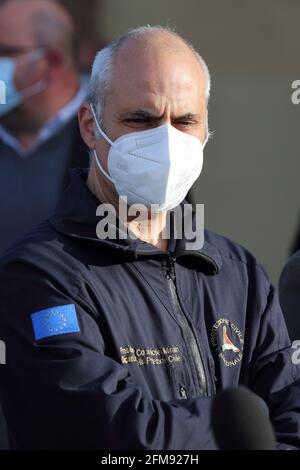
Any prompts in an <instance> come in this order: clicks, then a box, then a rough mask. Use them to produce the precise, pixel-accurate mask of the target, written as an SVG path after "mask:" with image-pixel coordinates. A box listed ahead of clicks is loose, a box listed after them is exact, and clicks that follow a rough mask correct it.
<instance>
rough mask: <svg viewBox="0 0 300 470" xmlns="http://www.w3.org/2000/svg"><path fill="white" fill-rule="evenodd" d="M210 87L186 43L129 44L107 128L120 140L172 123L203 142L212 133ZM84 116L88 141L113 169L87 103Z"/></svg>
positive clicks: (119, 65)
mask: <svg viewBox="0 0 300 470" xmlns="http://www.w3.org/2000/svg"><path fill="white" fill-rule="evenodd" d="M205 89H206V79H205V75H204V72H203V70H202V67H201V64H200V63H199V61H198V59H197V58H196V57H195V56H194V54H192V52H191V51H190V50H189V49H188V48H187V46H185V45H184V44H181V43H179V44H178V45H177V47H174V46H173V48H172V47H168V45H167V44H165V46H164V44H161V46H160V47H159V45H157V46H155V45H153V44H152V45H146V46H145V47H144V48H143V47H141V46H139V47H137V46H136V45H134V44H132V45H128V46H124V48H123V50H122V49H121V50H120V51H119V53H118V55H117V58H116V60H115V64H114V70H113V78H112V82H111V86H110V93H109V94H108V96H107V99H106V105H105V110H104V115H103V128H104V129H103V130H104V131H105V133H106V134H107V135H108V137H109V138H110V139H111V140H113V141H115V140H116V139H117V138H118V137H120V136H122V135H124V134H128V133H130V132H136V131H144V130H147V129H152V128H155V127H158V126H161V125H163V124H171V125H172V126H174V127H176V129H178V130H180V131H182V132H185V133H187V134H191V135H193V136H195V137H197V138H198V139H200V140H201V141H202V143H203V142H204V140H205V138H206V133H207V100H206V95H205ZM80 121H81V130H82V135H83V137H84V139H85V141H86V143H87V144H88V146H89V147H90V148H95V149H96V151H97V154H98V157H99V160H100V162H101V164H102V166H103V168H104V169H105V170H106V171H108V169H107V156H108V152H109V149H110V146H109V144H107V143H106V141H105V140H103V139H100V140H95V138H94V133H93V121H92V116H91V113H90V110H89V108H88V107H86V106H84V107H83V109H82V111H81V113H80ZM86 137H87V138H86ZM99 178H102V176H101V174H99ZM106 183H107V182H106Z"/></svg>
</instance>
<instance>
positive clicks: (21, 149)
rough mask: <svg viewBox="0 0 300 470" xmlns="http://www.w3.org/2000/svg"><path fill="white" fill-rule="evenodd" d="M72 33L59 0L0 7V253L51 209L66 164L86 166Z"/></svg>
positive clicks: (82, 91) (16, 1) (81, 91)
mask: <svg viewBox="0 0 300 470" xmlns="http://www.w3.org/2000/svg"><path fill="white" fill-rule="evenodd" d="M75 37H76V34H75V30H74V25H73V22H72V19H71V18H70V16H69V14H68V13H67V12H66V11H65V10H64V9H63V8H62V7H61V6H60V5H59V4H57V3H56V2H53V1H49V0H12V1H9V2H6V3H4V5H2V6H1V7H0V83H1V84H2V87H1V90H2V92H3V93H2V94H1V99H0V198H1V205H0V219H1V232H0V253H2V252H3V251H4V250H5V249H6V248H7V247H8V246H9V245H10V244H12V243H13V242H14V241H15V240H16V239H17V238H20V237H21V236H23V235H24V234H25V233H26V232H28V231H29V230H30V229H31V228H33V226H35V225H36V224H38V223H39V222H41V221H42V220H44V219H45V218H46V217H48V216H49V215H51V214H52V212H53V210H54V208H55V206H56V204H57V200H58V198H59V196H60V194H61V192H62V189H63V188H64V186H65V185H66V182H67V181H68V180H67V174H68V169H69V168H70V167H74V166H83V167H84V166H87V165H88V152H87V150H86V147H85V145H84V143H83V142H82V139H81V137H80V133H79V129H78V122H77V116H76V115H77V111H78V109H79V106H80V104H81V103H82V101H83V100H84V99H85V96H86V87H85V86H84V84H83V83H82V84H81V83H80V77H79V73H78V70H77V66H76V41H75Z"/></svg>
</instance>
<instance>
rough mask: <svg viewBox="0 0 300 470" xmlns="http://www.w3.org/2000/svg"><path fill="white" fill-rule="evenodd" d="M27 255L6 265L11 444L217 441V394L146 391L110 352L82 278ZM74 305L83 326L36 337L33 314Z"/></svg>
mask: <svg viewBox="0 0 300 470" xmlns="http://www.w3.org/2000/svg"><path fill="white" fill-rule="evenodd" d="M66 282H67V284H68V288H66V287H65V285H64V284H63V283H62V282H59V281H58V280H57V277H56V276H53V275H51V274H49V273H47V274H46V273H44V272H43V271H40V270H39V268H38V267H32V266H28V265H26V263H24V262H12V263H10V264H8V265H6V266H5V267H4V268H3V269H2V272H1V270H0V299H1V302H0V337H2V339H3V340H4V341H5V343H6V347H7V364H6V365H5V366H4V367H3V374H2V377H1V391H2V395H3V406H4V410H5V414H6V418H7V421H8V428H9V434H10V439H11V444H12V446H13V447H14V448H22V449H62V448H63V449H76V448H77V449H201V448H214V447H215V444H214V440H213V437H212V434H211V431H210V427H209V421H210V419H209V416H210V407H211V400H212V399H211V398H206V397H199V398H196V399H190V400H174V401H170V402H164V401H159V400H149V399H145V398H144V397H143V393H142V390H141V388H140V387H139V385H138V384H137V383H135V382H134V380H133V377H132V376H131V374H130V372H129V370H128V368H127V367H126V366H125V365H121V364H120V363H118V362H117V361H115V360H113V359H112V358H111V357H109V356H107V355H106V353H105V344H104V341H103V338H102V335H101V331H100V328H99V324H98V322H97V313H98V312H94V311H93V306H91V305H89V304H88V303H87V300H86V298H84V297H85V295H82V291H81V289H79V288H78V283H77V281H76V279H68V280H67V281H66ZM69 304H74V305H75V309H76V314H77V319H78V323H79V328H80V331H78V332H75V333H74V332H73V333H67V334H58V335H52V336H49V337H46V338H44V339H40V340H39V341H36V339H35V337H34V332H33V327H32V321H31V314H32V313H34V312H38V311H41V310H43V309H47V308H53V307H57V306H64V305H69Z"/></svg>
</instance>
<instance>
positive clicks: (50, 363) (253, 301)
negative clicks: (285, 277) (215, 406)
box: [0, 170, 300, 449]
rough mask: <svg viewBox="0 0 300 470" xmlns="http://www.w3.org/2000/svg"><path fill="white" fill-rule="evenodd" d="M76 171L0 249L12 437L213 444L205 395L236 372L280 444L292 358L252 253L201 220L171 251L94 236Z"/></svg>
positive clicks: (287, 428)
mask: <svg viewBox="0 0 300 470" xmlns="http://www.w3.org/2000/svg"><path fill="white" fill-rule="evenodd" d="M85 179H86V171H84V170H76V171H75V172H74V174H73V178H72V183H71V185H70V187H69V188H68V189H67V191H66V192H65V193H64V196H63V198H62V200H61V202H60V204H59V207H58V209H57V212H56V214H55V216H54V217H52V219H50V220H48V221H46V222H45V223H43V224H42V225H40V226H39V227H38V228H37V229H36V230H35V231H33V232H32V233H31V234H30V235H29V236H27V237H26V238H25V239H23V240H22V241H21V242H19V243H18V244H17V245H16V246H15V247H14V248H12V249H11V250H10V251H9V252H7V253H6V255H5V256H4V257H3V258H2V260H1V263H0V299H1V300H0V338H1V339H2V340H3V341H5V343H6V347H7V364H6V365H5V366H1V391H2V398H3V407H4V411H5V414H6V417H7V421H8V429H9V435H10V441H11V445H12V447H13V448H18V449H23V448H33V449H40V448H44V449H45V448H56V449H58V448H69V449H70V448H81V449H82V448H89V449H91V448H98V449H101V448H102V449H104V448H106V449H140V448H141V449H213V448H216V444H215V442H214V439H213V436H212V431H211V428H210V418H209V417H210V410H211V403H212V401H213V397H214V395H215V394H216V392H217V391H218V390H221V389H224V388H226V387H229V386H236V385H238V384H244V385H246V386H248V387H250V388H251V389H252V390H253V391H254V392H256V393H257V394H258V395H260V396H261V397H262V398H263V399H264V400H265V402H266V403H267V405H268V407H269V412H270V416H271V419H272V422H273V424H274V427H275V431H276V437H277V441H278V443H279V445H281V446H283V447H285V446H290V447H295V448H300V382H299V377H300V374H299V366H297V365H293V361H292V359H291V356H292V353H293V350H292V349H291V348H290V340H289V337H288V334H287V331H286V326H285V323H284V320H283V317H282V313H281V310H280V307H279V304H278V300H277V295H276V293H275V292H274V290H273V287H272V286H271V285H270V282H269V280H268V278H267V276H266V274H265V272H264V271H263V269H262V268H261V267H260V266H259V265H258V264H257V262H256V261H255V259H254V258H253V256H252V255H251V254H250V253H249V252H248V251H246V250H245V249H244V248H242V247H241V246H239V245H237V244H236V243H233V242H231V241H229V240H227V239H225V238H223V237H221V236H219V235H216V234H213V233H211V232H206V234H205V244H204V246H203V248H202V249H201V250H199V251H189V250H187V249H186V241H185V240H181V241H177V243H176V248H175V250H174V252H173V253H165V252H162V251H160V250H159V249H157V248H155V247H154V246H152V245H149V244H147V243H144V242H142V241H140V240H136V241H131V242H129V241H126V240H119V241H118V240H99V239H98V238H97V236H96V230H95V229H96V224H97V223H98V222H99V217H97V216H96V208H97V206H98V205H99V201H97V200H96V198H95V197H94V196H93V195H92V194H91V193H90V192H89V190H88V188H87V186H86V184H85ZM39 322H42V323H39Z"/></svg>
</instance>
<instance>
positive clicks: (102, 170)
mask: <svg viewBox="0 0 300 470" xmlns="http://www.w3.org/2000/svg"><path fill="white" fill-rule="evenodd" d="M90 108H91V111H92V114H93V117H94V121H95V124H96V126H97V129H98V130H99V132H100V134H101V135H102V136H103V138H104V139H105V140H106V141H107V142H108V143H109V144H110V145H113V142H112V141H111V140H110V139H109V137H107V135H106V134H105V133H104V132H103V130H102V129H101V127H100V125H99V122H98V119H97V116H96V113H95V110H94V106H93V105H92V104H90ZM93 155H94V158H95V161H96V165H97V167H98V168H99V170H100V171H101V173H102V174H103V175H104V176H105V177H106V178H107V179H108V180H109V181H110V182H111V183H112V184H114V180H113V179H112V178H111V176H109V174H108V173H107V172H106V171H105V170H104V168H102V165H101V163H100V162H99V159H98V155H97V152H96V150H95V149H93Z"/></svg>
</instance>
